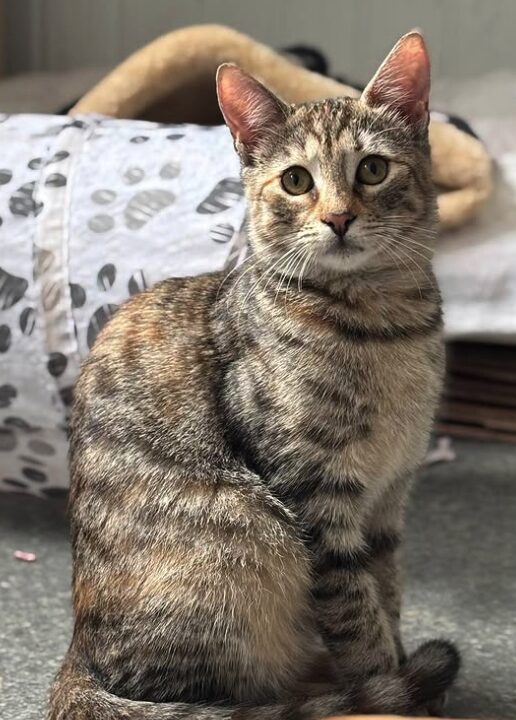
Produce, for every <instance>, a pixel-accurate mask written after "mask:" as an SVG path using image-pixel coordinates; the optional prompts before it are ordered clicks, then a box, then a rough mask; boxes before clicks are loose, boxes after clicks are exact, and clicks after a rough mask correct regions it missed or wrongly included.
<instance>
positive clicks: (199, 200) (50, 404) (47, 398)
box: [0, 115, 245, 496]
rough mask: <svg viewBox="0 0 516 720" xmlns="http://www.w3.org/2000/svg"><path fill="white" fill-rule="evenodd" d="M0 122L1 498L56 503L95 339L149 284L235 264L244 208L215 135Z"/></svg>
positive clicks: (231, 165)
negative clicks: (78, 391)
mask: <svg viewBox="0 0 516 720" xmlns="http://www.w3.org/2000/svg"><path fill="white" fill-rule="evenodd" d="M0 121H1V122H0V147H1V155H0V166H1V167H0V490H11V491H12V490H14V491H18V492H29V493H33V494H37V495H40V496H45V495H46V496H51V495H53V494H57V493H60V492H64V489H65V488H66V486H67V484H68V476H67V463H66V454H67V439H66V418H67V413H68V410H69V407H70V403H71V399H72V390H73V384H74V382H75V380H76V377H77V374H78V371H79V366H80V362H81V360H82V358H84V357H85V355H86V354H87V353H88V351H89V349H90V348H91V346H92V345H93V342H94V341H95V337H96V335H97V333H98V332H99V330H100V329H101V328H102V327H103V325H104V324H105V323H106V322H107V321H108V320H109V318H110V317H112V316H113V314H114V313H115V312H116V311H117V309H118V307H119V305H120V303H122V302H123V301H124V300H126V299H127V298H128V297H130V296H131V295H134V294H136V293H138V292H140V291H141V290H143V289H144V288H146V287H149V286H151V285H153V284H154V283H155V282H157V281H158V280H161V279H163V278H166V277H170V276H173V275H175V276H184V275H191V274H199V273H202V272H206V271H211V270H217V269H221V268H223V267H224V266H226V265H230V264H231V263H232V262H235V261H236V260H237V258H238V256H239V255H240V253H241V252H242V234H241V233H240V229H241V227H242V224H243V220H244V213H245V206H244V201H243V192H242V186H241V184H240V181H239V167H238V160H237V158H236V156H235V153H234V151H233V148H232V141H231V138H230V135H229V133H228V131H227V130H226V128H224V127H216V128H200V127H197V126H185V125H182V126H179V127H178V126H175V127H171V126H160V125H157V124H154V123H146V122H136V121H135V122H132V121H118V120H113V119H107V118H91V117H88V118H84V119H75V120H70V119H69V118H63V117H52V116H37V115H36V116H29V115H19V116H12V117H0Z"/></svg>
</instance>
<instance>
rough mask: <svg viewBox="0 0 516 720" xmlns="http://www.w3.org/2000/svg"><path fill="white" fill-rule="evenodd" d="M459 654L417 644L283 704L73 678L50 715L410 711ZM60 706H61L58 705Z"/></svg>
mask: <svg viewBox="0 0 516 720" xmlns="http://www.w3.org/2000/svg"><path fill="white" fill-rule="evenodd" d="M459 665H460V658H459V653H458V652H457V650H456V649H455V647H454V646H453V645H452V644H451V643H449V642H446V641H444V640H431V641H429V642H427V643H425V644H424V645H422V646H421V647H420V648H418V649H417V650H416V651H415V652H414V653H413V654H412V655H411V656H409V658H408V660H407V661H406V663H405V664H404V665H403V666H402V667H400V669H399V670H397V671H396V672H394V673H391V674H385V675H377V676H375V677H371V678H368V679H367V680H364V681H361V682H360V683H358V682H357V683H356V684H354V685H351V686H350V687H349V688H348V689H347V690H345V691H342V692H332V693H328V694H324V695H318V696H313V697H309V698H299V699H298V700H296V701H292V702H291V703H287V704H279V705H260V706H252V705H235V706H230V705H201V704H198V705H197V704H192V705H189V704H185V703H151V702H140V701H134V700H127V699H124V698H121V697H117V696H116V695H112V694H110V693H109V692H106V691H105V690H103V689H101V688H100V687H99V686H97V685H95V684H94V683H93V682H92V679H91V678H88V679H86V678H84V681H85V682H80V681H79V683H77V684H75V687H73V688H72V687H70V685H71V684H72V683H70V682H69V681H68V682H66V683H65V686H67V687H63V688H61V691H60V692H59V693H58V695H57V696H54V698H53V702H52V708H51V710H50V713H49V715H48V718H47V720H100V718H101V719H102V720H285V718H296V719H297V718H302V720H320V719H321V718H324V717H328V716H330V715H336V714H343V713H365V714H384V713H387V714H403V715H405V714H411V713H414V712H416V711H417V710H418V709H421V708H422V707H424V706H426V705H428V704H429V703H430V702H432V701H433V700H435V699H436V698H438V697H439V696H440V695H441V694H442V693H444V692H445V691H446V690H447V689H448V688H449V687H450V685H451V684H452V683H453V681H454V679H455V677H456V675H457V672H458V670H459ZM58 705H60V707H58Z"/></svg>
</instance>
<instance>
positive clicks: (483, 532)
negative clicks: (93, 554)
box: [0, 442, 516, 720]
mask: <svg viewBox="0 0 516 720" xmlns="http://www.w3.org/2000/svg"><path fill="white" fill-rule="evenodd" d="M456 449H457V452H458V455H459V457H458V460H457V461H456V462H454V463H449V464H443V465H436V466H433V467H431V468H428V469H426V470H425V471H424V472H422V473H421V477H420V480H419V483H418V486H417V488H416V490H415V492H414V495H413V499H412V504H411V508H410V512H409V527H408V533H407V540H406V550H405V556H406V561H405V564H406V594H405V611H404V618H403V619H404V629H405V639H406V643H407V645H408V646H409V647H413V646H414V645H415V644H417V642H418V641H419V640H421V639H424V638H428V637H436V636H444V637H449V638H451V639H453V640H454V641H455V642H456V643H457V644H458V646H459V647H460V649H461V651H462V654H463V671H462V674H461V677H460V680H459V682H458V684H457V687H456V688H455V689H454V690H453V691H452V693H451V696H450V702H449V707H448V714H449V715H450V716H451V717H485V718H487V717H489V718H498V719H499V720H502V719H504V718H507V720H509V719H511V720H514V718H516V626H515V625H516V447H508V446H504V445H494V444H493V445H487V444H483V445H480V444H472V443H464V442H462V443H457V444H456ZM17 549H23V550H30V551H33V552H36V553H37V561H36V562H35V563H32V564H27V563H23V562H19V561H16V560H14V559H13V552H14V550H17ZM69 585H70V555H69V546H68V539H67V524H66V517H65V512H64V502H62V501H60V500H58V499H56V500H52V501H45V502H41V501H38V500H35V499H32V498H26V497H22V496H15V495H12V496H5V495H0V717H1V718H2V719H5V720H41V718H42V717H43V707H44V701H45V697H46V693H47V689H48V686H49V684H50V681H51V678H52V676H53V674H54V673H55V671H56V669H57V666H58V664H59V661H60V659H61V658H62V656H63V653H64V652H65V650H66V647H67V643H68V641H69V638H70V631H71V618H70V604H69V603H70V593H69Z"/></svg>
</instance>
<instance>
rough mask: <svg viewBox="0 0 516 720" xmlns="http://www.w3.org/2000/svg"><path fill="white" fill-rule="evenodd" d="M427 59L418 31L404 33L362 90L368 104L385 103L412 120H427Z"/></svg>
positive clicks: (428, 84) (428, 64) (428, 89)
mask: <svg viewBox="0 0 516 720" xmlns="http://www.w3.org/2000/svg"><path fill="white" fill-rule="evenodd" d="M429 95H430V59H429V57H428V52H427V50H426V47H425V43H424V40H423V38H422V37H421V35H419V33H409V34H408V35H405V36H404V37H403V38H401V40H400V41H399V42H398V43H397V45H395V47H394V48H393V50H392V51H391V53H390V54H389V55H388V57H387V59H386V60H385V61H384V62H383V64H382V65H381V66H380V69H379V70H378V72H377V73H376V75H375V76H374V78H373V79H372V80H371V82H370V83H369V85H368V86H367V88H366V89H365V90H364V94H363V98H364V100H365V102H367V103H368V104H369V105H386V106H388V107H392V108H393V109H394V110H398V111H399V112H401V113H402V114H403V115H405V116H406V117H407V118H409V119H410V120H413V121H415V122H420V121H423V120H424V121H427V120H428V99H429Z"/></svg>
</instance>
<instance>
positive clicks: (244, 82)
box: [217, 65, 284, 147]
mask: <svg viewBox="0 0 516 720" xmlns="http://www.w3.org/2000/svg"><path fill="white" fill-rule="evenodd" d="M217 92H218V96H219V105H220V109H221V111H222V114H223V116H224V119H225V121H226V123H227V125H228V127H229V129H230V130H231V133H232V135H233V137H234V138H235V139H236V140H238V141H239V142H241V143H242V144H243V145H245V146H248V147H252V146H254V145H256V143H257V142H258V141H259V140H260V138H261V137H262V136H263V134H264V133H266V131H267V129H268V128H270V127H271V126H273V125H275V124H278V123H279V122H281V120H282V119H283V118H284V112H283V106H282V103H281V102H280V101H279V100H278V98H276V97H275V96H274V95H273V94H272V93H271V92H270V91H269V90H267V88H266V87H264V86H263V85H262V84H261V83H259V82H258V81H257V80H255V79H254V78H252V77H251V76H250V75H247V74H246V73H244V72H243V71H242V70H240V68H238V67H237V66H236V65H222V66H221V67H220V68H219V72H218V73H217Z"/></svg>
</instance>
